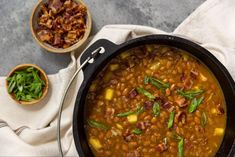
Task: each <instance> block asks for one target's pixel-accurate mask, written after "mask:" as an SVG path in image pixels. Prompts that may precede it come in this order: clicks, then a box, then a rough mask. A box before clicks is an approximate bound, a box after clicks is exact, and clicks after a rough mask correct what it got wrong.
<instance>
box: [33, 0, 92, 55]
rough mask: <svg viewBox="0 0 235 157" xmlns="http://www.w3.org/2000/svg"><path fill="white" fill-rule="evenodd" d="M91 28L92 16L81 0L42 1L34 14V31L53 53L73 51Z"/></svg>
mask: <svg viewBox="0 0 235 157" xmlns="http://www.w3.org/2000/svg"><path fill="white" fill-rule="evenodd" d="M90 30H91V16H90V13H89V11H88V9H87V7H86V6H85V4H84V3H83V2H81V1H80V0H42V1H40V2H39V3H38V4H37V6H36V7H35V9H34V11H33V14H32V17H31V31H32V34H33V36H34V38H35V39H36V41H38V43H39V44H40V45H41V46H42V47H43V48H45V49H46V50H48V51H50V52H57V53H64V52H71V51H73V50H75V49H77V48H78V47H79V46H81V45H82V44H83V43H84V42H85V40H86V39H87V38H88V36H89V33H90Z"/></svg>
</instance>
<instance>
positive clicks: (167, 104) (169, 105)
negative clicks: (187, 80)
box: [162, 101, 175, 112]
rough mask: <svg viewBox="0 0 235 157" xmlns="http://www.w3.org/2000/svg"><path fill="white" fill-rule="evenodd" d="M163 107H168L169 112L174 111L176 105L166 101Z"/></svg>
mask: <svg viewBox="0 0 235 157" xmlns="http://www.w3.org/2000/svg"><path fill="white" fill-rule="evenodd" d="M162 107H163V108H164V109H167V110H168V111H169V112H171V111H173V110H174V109H175V106H173V105H172V104H171V103H170V102H168V101H167V102H165V103H164V104H162Z"/></svg>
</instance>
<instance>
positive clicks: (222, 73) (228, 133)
mask: <svg viewBox="0 0 235 157" xmlns="http://www.w3.org/2000/svg"><path fill="white" fill-rule="evenodd" d="M145 44H164V45H169V46H173V47H176V48H179V49H183V50H185V51H187V52H189V53H190V54H192V55H193V56H195V57H196V58H198V59H199V60H201V61H202V62H203V63H204V64H205V65H206V66H207V67H208V68H209V69H210V70H211V71H212V72H213V74H214V75H215V77H216V78H217V80H218V81H219V83H220V86H221V88H222V90H223V93H224V96H225V101H226V105H227V124H226V130H225V136H224V139H223V141H222V144H221V146H220V148H219V150H218V152H217V154H216V155H215V156H216V157H227V156H229V157H232V156H234V154H235V150H234V149H235V148H233V142H234V139H235V116H234V113H235V83H234V81H233V79H232V77H231V76H230V74H229V73H228V71H227V70H226V68H225V67H224V66H223V65H222V64H221V63H220V62H219V61H218V60H217V59H216V58H215V57H214V56H213V55H212V54H211V53H210V52H209V51H207V50H206V49H204V48H203V47H201V46H199V45H198V44H196V43H193V42H191V41H189V40H186V39H183V38H180V37H175V36H169V35H151V36H145V37H140V38H137V39H134V40H130V41H127V42H125V43H123V44H121V45H115V44H113V43H112V42H110V41H108V40H105V39H101V40H98V41H97V42H95V43H94V44H93V45H91V46H90V47H89V48H88V49H87V50H86V52H85V53H84V54H83V55H82V56H81V63H83V62H84V61H85V60H86V59H87V57H88V56H90V55H91V52H92V51H94V50H95V49H97V48H99V47H103V48H104V49H105V53H104V54H100V56H96V58H95V61H94V63H93V64H88V65H87V66H85V67H84V68H83V72H84V80H83V82H82V85H81V87H80V89H79V92H78V95H77V99H76V104H75V108H74V113H73V135H74V140H75V145H76V149H77V151H78V153H79V155H80V157H92V156H94V155H93V154H92V152H91V149H90V148H89V146H88V143H87V140H86V133H85V130H84V120H85V110H86V108H85V106H84V104H85V99H86V95H87V92H88V89H89V86H90V84H91V81H92V80H93V79H94V78H95V76H96V75H97V74H98V73H99V72H100V71H101V70H102V69H103V68H104V66H105V65H106V64H107V63H108V62H109V61H110V60H111V59H112V58H113V57H115V56H117V55H118V54H120V53H121V52H124V51H126V50H128V49H130V48H133V47H136V46H140V45H145Z"/></svg>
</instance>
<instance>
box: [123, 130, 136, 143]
mask: <svg viewBox="0 0 235 157" xmlns="http://www.w3.org/2000/svg"><path fill="white" fill-rule="evenodd" d="M122 136H123V138H124V140H125V141H126V142H130V141H131V140H132V139H133V138H134V137H135V135H133V134H131V131H130V130H129V129H127V130H126V131H125V132H124V133H123V134H122Z"/></svg>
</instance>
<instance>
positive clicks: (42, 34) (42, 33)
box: [38, 30, 52, 42]
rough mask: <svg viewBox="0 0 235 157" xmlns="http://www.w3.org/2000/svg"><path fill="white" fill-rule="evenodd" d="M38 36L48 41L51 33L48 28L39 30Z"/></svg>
mask: <svg viewBox="0 0 235 157" xmlns="http://www.w3.org/2000/svg"><path fill="white" fill-rule="evenodd" d="M38 37H39V38H40V40H42V41H48V42H49V41H51V39H52V33H51V32H50V31H48V30H40V31H39V32H38Z"/></svg>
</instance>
